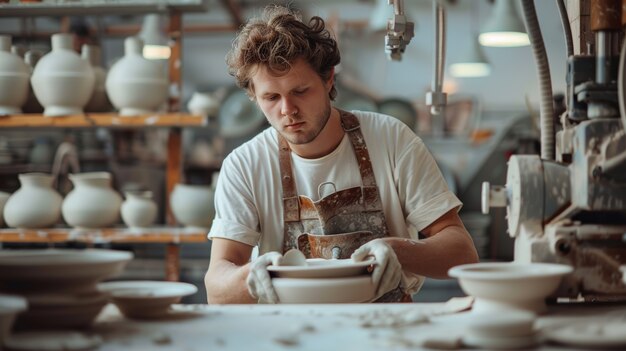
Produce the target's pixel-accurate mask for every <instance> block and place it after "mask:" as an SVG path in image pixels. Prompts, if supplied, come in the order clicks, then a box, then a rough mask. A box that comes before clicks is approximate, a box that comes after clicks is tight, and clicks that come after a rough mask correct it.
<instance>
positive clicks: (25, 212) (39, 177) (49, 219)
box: [4, 173, 63, 228]
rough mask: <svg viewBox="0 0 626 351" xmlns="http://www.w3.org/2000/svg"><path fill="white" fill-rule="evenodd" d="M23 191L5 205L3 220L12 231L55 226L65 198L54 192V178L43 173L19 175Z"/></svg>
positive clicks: (16, 193) (18, 191)
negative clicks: (14, 229) (13, 229)
mask: <svg viewBox="0 0 626 351" xmlns="http://www.w3.org/2000/svg"><path fill="white" fill-rule="evenodd" d="M18 178H19V180H20V188H19V189H18V190H17V191H16V192H14V193H13V195H11V196H10V197H9V199H8V200H7V202H6V204H5V205H4V220H5V222H6V223H7V225H8V226H9V227H13V228H45V227H50V226H53V225H54V224H55V223H56V222H57V221H58V220H59V217H60V215H61V203H62V202H63V198H62V197H61V195H59V193H58V192H57V191H56V190H54V189H53V188H52V181H53V179H54V178H53V177H52V176H51V175H49V174H44V173H25V174H20V175H18Z"/></svg>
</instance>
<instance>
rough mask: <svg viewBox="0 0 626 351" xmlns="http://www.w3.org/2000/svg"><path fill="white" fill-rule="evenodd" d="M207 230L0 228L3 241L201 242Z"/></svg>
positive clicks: (0, 236)
mask: <svg viewBox="0 0 626 351" xmlns="http://www.w3.org/2000/svg"><path fill="white" fill-rule="evenodd" d="M206 235H207V233H206V232H205V231H201V230H190V229H187V228H181V227H151V228H141V229H130V228H102V229H75V228H43V229H15V228H8V229H6V228H5V229H0V242H49V243H53V242H68V241H77V242H84V243H174V244H177V243H182V242H187V243H189V242H193V243H201V242H206V241H207V236H206Z"/></svg>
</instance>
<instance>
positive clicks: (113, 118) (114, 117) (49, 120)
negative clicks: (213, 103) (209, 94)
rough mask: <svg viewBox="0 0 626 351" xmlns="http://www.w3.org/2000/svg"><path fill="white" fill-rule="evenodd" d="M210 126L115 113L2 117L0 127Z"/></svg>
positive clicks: (183, 117)
mask: <svg viewBox="0 0 626 351" xmlns="http://www.w3.org/2000/svg"><path fill="white" fill-rule="evenodd" d="M204 125H207V120H206V118H204V117H202V116H197V115H191V114H187V113H166V114H151V115H142V116H133V117H121V116H120V115H118V114H116V113H87V114H84V115H74V116H63V117H45V116H43V115H41V114H22V115H9V116H0V128H89V127H110V128H118V127H119V128H144V127H186V126H190V127H193V126H196V127H197V126H204Z"/></svg>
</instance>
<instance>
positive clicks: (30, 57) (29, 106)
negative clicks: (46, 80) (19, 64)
mask: <svg viewBox="0 0 626 351" xmlns="http://www.w3.org/2000/svg"><path fill="white" fill-rule="evenodd" d="M42 56H43V52H41V51H39V50H36V49H34V50H28V51H26V53H25V54H24V62H26V65H27V66H28V68H29V70H30V73H29V77H30V75H32V74H33V70H34V69H35V66H36V65H37V62H39V59H41V57H42ZM29 81H30V78H29ZM22 112H24V113H43V106H41V104H40V103H39V100H37V97H36V96H35V92H34V91H33V85H32V84H30V83H29V84H28V98H26V102H25V103H24V105H22Z"/></svg>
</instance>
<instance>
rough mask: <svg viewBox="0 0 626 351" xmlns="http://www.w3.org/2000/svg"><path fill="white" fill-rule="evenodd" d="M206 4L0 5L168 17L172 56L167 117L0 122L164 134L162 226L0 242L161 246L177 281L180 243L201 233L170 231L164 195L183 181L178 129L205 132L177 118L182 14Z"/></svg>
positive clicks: (30, 13) (0, 235)
mask: <svg viewBox="0 0 626 351" xmlns="http://www.w3.org/2000/svg"><path fill="white" fill-rule="evenodd" d="M207 3H208V1H207V0H72V1H67V0H43V1H40V2H17V1H15V0H11V1H10V2H9V3H1V4H0V17H37V16H58V17H65V16H76V15H98V16H101V15H114V14H125V15H127V14H145V13H165V14H167V15H168V16H169V28H168V34H169V37H170V48H171V56H170V59H169V65H168V67H169V81H170V86H169V91H170V96H169V99H168V101H167V103H168V111H170V112H167V113H159V114H149V115H145V116H135V117H122V116H119V115H118V114H115V113H86V114H84V115H74V116H64V117H45V116H43V115H39V114H23V115H11V116H0V130H1V129H4V128H23V129H31V128H32V129H37V128H41V129H49V128H94V127H104V128H111V129H140V128H141V129H143V128H167V129H168V131H169V132H168V139H167V164H166V199H165V204H166V208H167V213H166V225H165V226H163V227H155V228H148V229H145V230H141V231H137V230H132V229H128V228H104V229H95V230H76V229H71V228H46V229H36V230H21V229H0V242H21V243H26V242H40V243H41V242H48V243H55V242H56V243H58V242H68V241H77V242H85V243H103V242H111V243H120V242H123V243H165V244H167V252H166V267H165V270H166V277H167V279H168V280H173V281H176V280H179V274H180V273H179V266H180V264H179V263H180V257H179V254H180V247H179V243H182V242H196V243H201V242H206V240H207V238H206V233H205V232H202V231H189V230H187V229H184V228H180V227H177V226H175V219H174V216H173V214H172V212H171V210H170V208H169V206H168V204H169V201H168V197H169V194H170V193H171V192H172V190H173V189H174V186H175V185H176V183H178V182H180V181H181V177H182V168H183V167H182V140H181V136H182V128H185V127H200V126H206V120H205V119H204V118H203V117H200V116H194V115H190V114H186V113H180V112H178V111H180V101H179V99H180V96H182V94H181V68H182V67H181V58H182V32H183V31H182V13H183V12H198V11H206V10H207Z"/></svg>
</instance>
